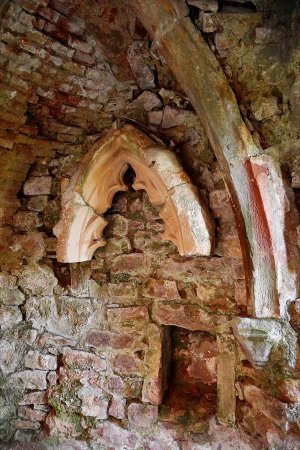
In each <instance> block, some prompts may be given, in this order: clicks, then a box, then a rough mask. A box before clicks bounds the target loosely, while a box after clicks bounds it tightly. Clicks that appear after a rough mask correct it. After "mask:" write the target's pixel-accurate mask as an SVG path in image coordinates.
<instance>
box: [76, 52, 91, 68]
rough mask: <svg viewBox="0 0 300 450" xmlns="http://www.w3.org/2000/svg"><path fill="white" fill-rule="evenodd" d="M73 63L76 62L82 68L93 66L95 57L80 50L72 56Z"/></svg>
mask: <svg viewBox="0 0 300 450" xmlns="http://www.w3.org/2000/svg"><path fill="white" fill-rule="evenodd" d="M73 61H76V62H77V63H79V64H82V65H84V66H93V65H94V63H95V57H94V56H92V55H89V54H87V53H84V52H82V51H80V50H76V52H75V53H74V56H73Z"/></svg>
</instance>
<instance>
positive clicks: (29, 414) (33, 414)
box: [18, 406, 48, 422]
mask: <svg viewBox="0 0 300 450" xmlns="http://www.w3.org/2000/svg"><path fill="white" fill-rule="evenodd" d="M47 414H48V413H47V412H46V411H40V410H38V409H32V408H30V407H29V406H20V407H19V408H18V416H19V417H21V418H22V419H27V420H30V421H31V422H42V421H44V420H45V419H46V416H47Z"/></svg>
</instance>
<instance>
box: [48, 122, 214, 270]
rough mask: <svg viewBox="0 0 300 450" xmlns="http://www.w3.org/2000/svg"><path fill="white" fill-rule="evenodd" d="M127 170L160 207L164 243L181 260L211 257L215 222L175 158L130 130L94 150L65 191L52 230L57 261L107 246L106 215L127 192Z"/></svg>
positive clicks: (112, 134)
mask: <svg viewBox="0 0 300 450" xmlns="http://www.w3.org/2000/svg"><path fill="white" fill-rule="evenodd" d="M129 166H131V167H132V168H133V170H134V171H135V174H136V178H135V181H134V183H133V188H134V189H135V190H139V189H144V190H145V191H146V192H147V194H148V196H149V199H150V201H151V203H152V204H153V205H155V206H157V207H158V208H160V217H161V218H162V219H163V220H164V222H165V225H166V229H165V231H164V233H163V235H162V239H163V240H170V241H172V242H173V243H174V244H175V245H176V246H177V248H178V251H179V253H180V255H183V256H193V255H195V256H196V255H205V256H208V255H210V254H211V251H212V247H213V225H212V221H211V219H210V217H209V214H208V211H207V208H206V206H205V204H204V202H203V201H202V200H201V198H200V196H199V193H198V192H197V190H196V188H195V187H194V186H193V185H192V183H191V181H190V179H189V178H188V176H187V175H186V174H185V172H184V171H183V168H182V167H181V165H180V164H179V162H178V160H177V158H176V157H175V155H174V154H173V153H172V152H171V151H170V150H168V149H167V148H164V147H162V146H158V145H157V144H156V143H155V142H154V141H153V140H151V139H150V138H149V137H148V136H146V135H144V134H143V133H142V132H140V131H139V130H137V129H135V128H134V127H132V126H131V125H126V126H125V127H123V128H122V129H120V130H111V131H110V132H109V133H108V134H107V135H105V136H104V137H103V138H102V139H101V140H100V141H98V142H97V143H96V144H95V145H94V147H93V148H92V149H91V150H90V152H89V153H88V154H87V155H86V156H85V158H84V160H83V161H82V164H81V166H80V168H79V170H78V171H77V172H76V173H75V174H74V176H73V177H72V179H71V181H70V183H69V185H68V187H67V189H66V190H65V191H64V192H63V195H62V217H61V219H60V221H59V222H58V224H57V225H56V227H55V229H54V232H55V234H56V236H57V237H58V245H57V259H58V260H59V261H62V262H81V261H88V260H90V259H91V258H92V256H93V254H94V252H95V250H96V249H97V248H99V247H103V246H104V245H105V240H104V239H103V237H102V232H103V229H104V228H105V226H106V224H107V222H106V221H105V219H104V218H103V214H104V213H105V212H106V211H107V209H108V208H109V207H110V206H111V204H112V200H113V197H114V195H115V194H116V192H118V191H126V190H127V189H128V187H127V186H126V184H125V183H124V181H123V176H124V174H125V172H126V170H127V169H128V168H129Z"/></svg>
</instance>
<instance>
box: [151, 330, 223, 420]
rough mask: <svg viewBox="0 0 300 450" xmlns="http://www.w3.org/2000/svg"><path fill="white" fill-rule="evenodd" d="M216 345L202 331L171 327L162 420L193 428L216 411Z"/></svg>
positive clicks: (213, 338) (212, 339)
mask: <svg viewBox="0 0 300 450" xmlns="http://www.w3.org/2000/svg"><path fill="white" fill-rule="evenodd" d="M216 357H217V342H216V338H215V336H213V335H211V334H209V333H206V332H202V331H189V330H185V329H183V328H178V327H171V363H170V371H169V383H168V390H167V392H166V395H165V398H164V401H163V405H162V406H161V409H160V411H161V420H162V421H168V422H175V423H179V424H184V425H186V426H190V427H191V429H194V427H198V426H200V424H201V426H205V421H206V420H207V419H208V418H209V417H211V416H212V415H214V414H215V413H216V408H217V371H216Z"/></svg>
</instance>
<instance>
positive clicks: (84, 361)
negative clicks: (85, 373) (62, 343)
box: [62, 348, 106, 371]
mask: <svg viewBox="0 0 300 450" xmlns="http://www.w3.org/2000/svg"><path fill="white" fill-rule="evenodd" d="M62 362H63V364H64V365H66V366H73V365H76V366H78V368H80V369H94V370H97V371H102V370H105V369H106V362H105V360H104V359H101V358H100V357H99V356H97V355H95V354H94V353H88V352H83V351H79V350H72V349H70V348H65V349H64V350H63V357H62Z"/></svg>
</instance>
